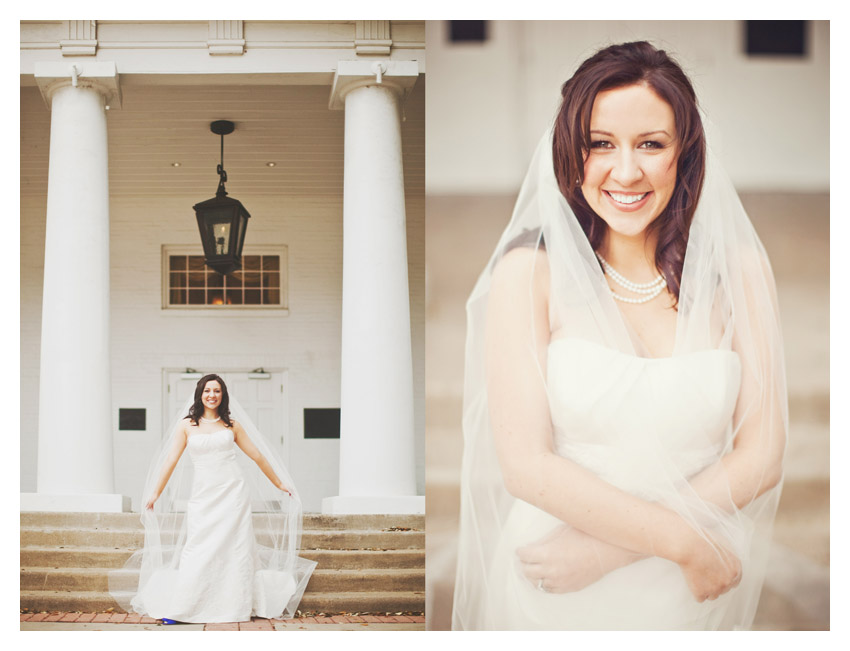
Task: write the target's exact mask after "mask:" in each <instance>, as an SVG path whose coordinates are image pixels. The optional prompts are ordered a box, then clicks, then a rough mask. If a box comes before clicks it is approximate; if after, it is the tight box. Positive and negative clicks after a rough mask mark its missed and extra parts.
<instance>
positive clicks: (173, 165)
mask: <svg viewBox="0 0 850 651" xmlns="http://www.w3.org/2000/svg"><path fill="white" fill-rule="evenodd" d="M171 167H180V163H171Z"/></svg>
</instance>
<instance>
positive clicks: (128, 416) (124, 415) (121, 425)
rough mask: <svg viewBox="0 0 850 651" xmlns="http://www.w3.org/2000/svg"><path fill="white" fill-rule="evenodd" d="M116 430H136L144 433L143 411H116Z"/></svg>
mask: <svg viewBox="0 0 850 651" xmlns="http://www.w3.org/2000/svg"><path fill="white" fill-rule="evenodd" d="M118 429H119V430H136V431H144V430H146V429H147V427H146V426H145V410H144V409H119V410H118Z"/></svg>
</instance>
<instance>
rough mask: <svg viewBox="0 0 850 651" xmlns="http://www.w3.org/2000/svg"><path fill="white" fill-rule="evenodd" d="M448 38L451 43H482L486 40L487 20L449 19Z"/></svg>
mask: <svg viewBox="0 0 850 651" xmlns="http://www.w3.org/2000/svg"><path fill="white" fill-rule="evenodd" d="M449 40H450V41H451V42H452V43H483V42H484V41H486V40H487V21H486V20H450V21H449Z"/></svg>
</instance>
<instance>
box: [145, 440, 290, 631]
mask: <svg viewBox="0 0 850 651" xmlns="http://www.w3.org/2000/svg"><path fill="white" fill-rule="evenodd" d="M186 447H187V448H188V452H189V456H190V458H191V461H192V464H193V466H194V478H193V481H192V492H191V497H190V499H189V501H188V504H187V507H186V518H187V519H188V522H187V530H186V541H185V545H184V546H183V548H182V552H181V554H180V559H179V562H178V563H177V566H176V568H173V569H171V568H162V569H158V570H156V572H155V573H154V574H153V576H152V577H151V578H150V580H149V581H148V582H147V583H146V584H145V585H144V588H143V589H142V590H141V591H140V592H139V593H138V594H137V595H136V596H135V598H134V599H133V601H132V605H133V609H134V610H135V611H136V612H140V613H146V614H148V615H149V616H150V617H155V618H163V617H167V618H169V619H174V620H177V621H181V622H204V623H213V622H239V621H248V620H250V619H251V616H252V615H255V616H257V617H265V618H270V617H277V616H279V615H280V613H281V612H282V611H283V610H284V607H285V606H286V605H287V603H288V602H289V600H290V598H291V597H292V596H293V594H294V593H295V590H296V580H295V577H294V576H293V575H292V573H290V572H284V571H274V570H267V569H266V570H264V569H259V568H260V567H261V565H260V563H259V562H258V549H257V543H256V538H255V531H254V528H253V524H252V515H251V499H250V490H249V488H248V485H247V483H246V481H245V478H244V477H243V474H242V470H241V469H240V467H239V464H238V463H237V454H242V453H241V452H240V451H239V450H237V448H236V446H235V444H234V438H233V431H232V430H230V429H220V430H218V431H216V432H213V433H211V434H191V435H189V437H188V439H187V443H186Z"/></svg>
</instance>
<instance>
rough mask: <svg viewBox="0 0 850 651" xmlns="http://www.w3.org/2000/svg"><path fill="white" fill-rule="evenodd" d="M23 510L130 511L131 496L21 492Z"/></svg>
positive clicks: (64, 511)
mask: <svg viewBox="0 0 850 651" xmlns="http://www.w3.org/2000/svg"><path fill="white" fill-rule="evenodd" d="M21 511H59V512H62V513H129V511H130V498H129V497H128V496H127V495H118V494H110V493H67V494H62V493H21Z"/></svg>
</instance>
